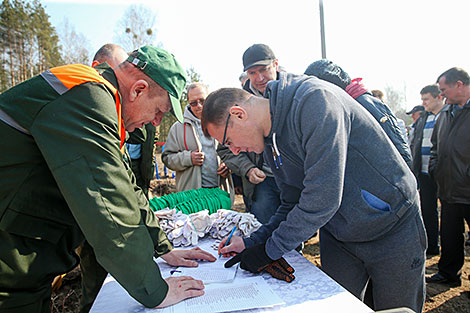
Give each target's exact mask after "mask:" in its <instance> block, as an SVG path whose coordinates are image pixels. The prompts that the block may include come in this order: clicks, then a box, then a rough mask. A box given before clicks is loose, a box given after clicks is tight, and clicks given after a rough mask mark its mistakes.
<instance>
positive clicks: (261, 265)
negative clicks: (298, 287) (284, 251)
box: [224, 244, 295, 283]
mask: <svg viewBox="0 0 470 313" xmlns="http://www.w3.org/2000/svg"><path fill="white" fill-rule="evenodd" d="M238 262H240V267H241V268H242V269H244V270H247V271H250V272H252V273H259V272H262V271H266V272H268V273H269V274H271V276H272V277H274V278H276V279H279V280H284V281H286V282H288V283H290V282H291V281H293V280H294V279H295V276H294V275H292V273H294V269H293V268H292V266H290V265H289V264H288V263H287V261H286V260H285V259H284V258H280V259H278V260H273V259H271V258H270V257H268V255H267V254H266V249H265V244H261V245H257V246H253V247H251V248H248V249H245V250H243V251H242V252H241V253H239V254H237V255H236V256H234V257H233V258H231V259H230V260H228V261H227V262H226V263H225V265H224V266H225V267H226V268H227V267H232V266H233V265H235V264H237V263H238Z"/></svg>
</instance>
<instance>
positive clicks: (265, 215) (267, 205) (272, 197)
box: [250, 176, 281, 224]
mask: <svg viewBox="0 0 470 313" xmlns="http://www.w3.org/2000/svg"><path fill="white" fill-rule="evenodd" d="M254 199H255V200H253V201H252V202H251V208H250V213H252V214H253V215H254V216H256V218H257V219H258V221H260V223H261V224H266V223H267V222H268V221H269V219H270V218H271V216H273V215H274V213H276V210H277V208H278V207H279V205H280V204H281V192H280V191H279V188H278V187H277V184H276V181H275V180H274V177H269V176H268V177H266V179H265V180H264V181H263V182H261V183H259V184H258V185H256V189H255V197H254Z"/></svg>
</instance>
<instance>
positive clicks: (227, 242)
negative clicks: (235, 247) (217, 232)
mask: <svg viewBox="0 0 470 313" xmlns="http://www.w3.org/2000/svg"><path fill="white" fill-rule="evenodd" d="M236 229H237V226H235V227H234V228H233V229H232V231H231V232H230V235H228V238H227V241H226V242H225V244H224V247H226V246H228V244H229V243H230V239H232V236H233V233H234V232H235V230H236ZM221 255H222V253H219V258H220V256H221Z"/></svg>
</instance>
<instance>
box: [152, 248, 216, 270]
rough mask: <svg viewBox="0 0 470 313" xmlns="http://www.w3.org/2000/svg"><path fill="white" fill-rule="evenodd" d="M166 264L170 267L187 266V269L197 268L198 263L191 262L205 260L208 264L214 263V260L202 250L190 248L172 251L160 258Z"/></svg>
mask: <svg viewBox="0 0 470 313" xmlns="http://www.w3.org/2000/svg"><path fill="white" fill-rule="evenodd" d="M161 258H162V259H164V260H165V261H166V262H167V263H168V264H170V265H172V266H187V267H197V266H198V263H197V262H196V261H193V260H205V261H209V262H214V261H215V260H216V258H215V257H214V256H213V255H212V254H210V253H209V252H206V251H204V250H202V249H201V248H198V247H196V248H192V249H189V250H185V249H174V250H171V251H170V252H168V253H167V254H164V255H162V256H161Z"/></svg>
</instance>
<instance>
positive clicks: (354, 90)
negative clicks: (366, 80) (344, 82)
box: [346, 77, 368, 99]
mask: <svg viewBox="0 0 470 313" xmlns="http://www.w3.org/2000/svg"><path fill="white" fill-rule="evenodd" d="M361 81H362V78H360V77H359V78H354V79H353V80H352V81H351V84H349V85H348V86H347V87H346V92H347V93H348V94H349V95H350V96H351V97H353V98H354V99H356V98H357V97H359V96H362V95H363V94H365V93H366V92H367V91H368V90H367V88H366V87H365V86H364V85H363V84H362V83H361Z"/></svg>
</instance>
